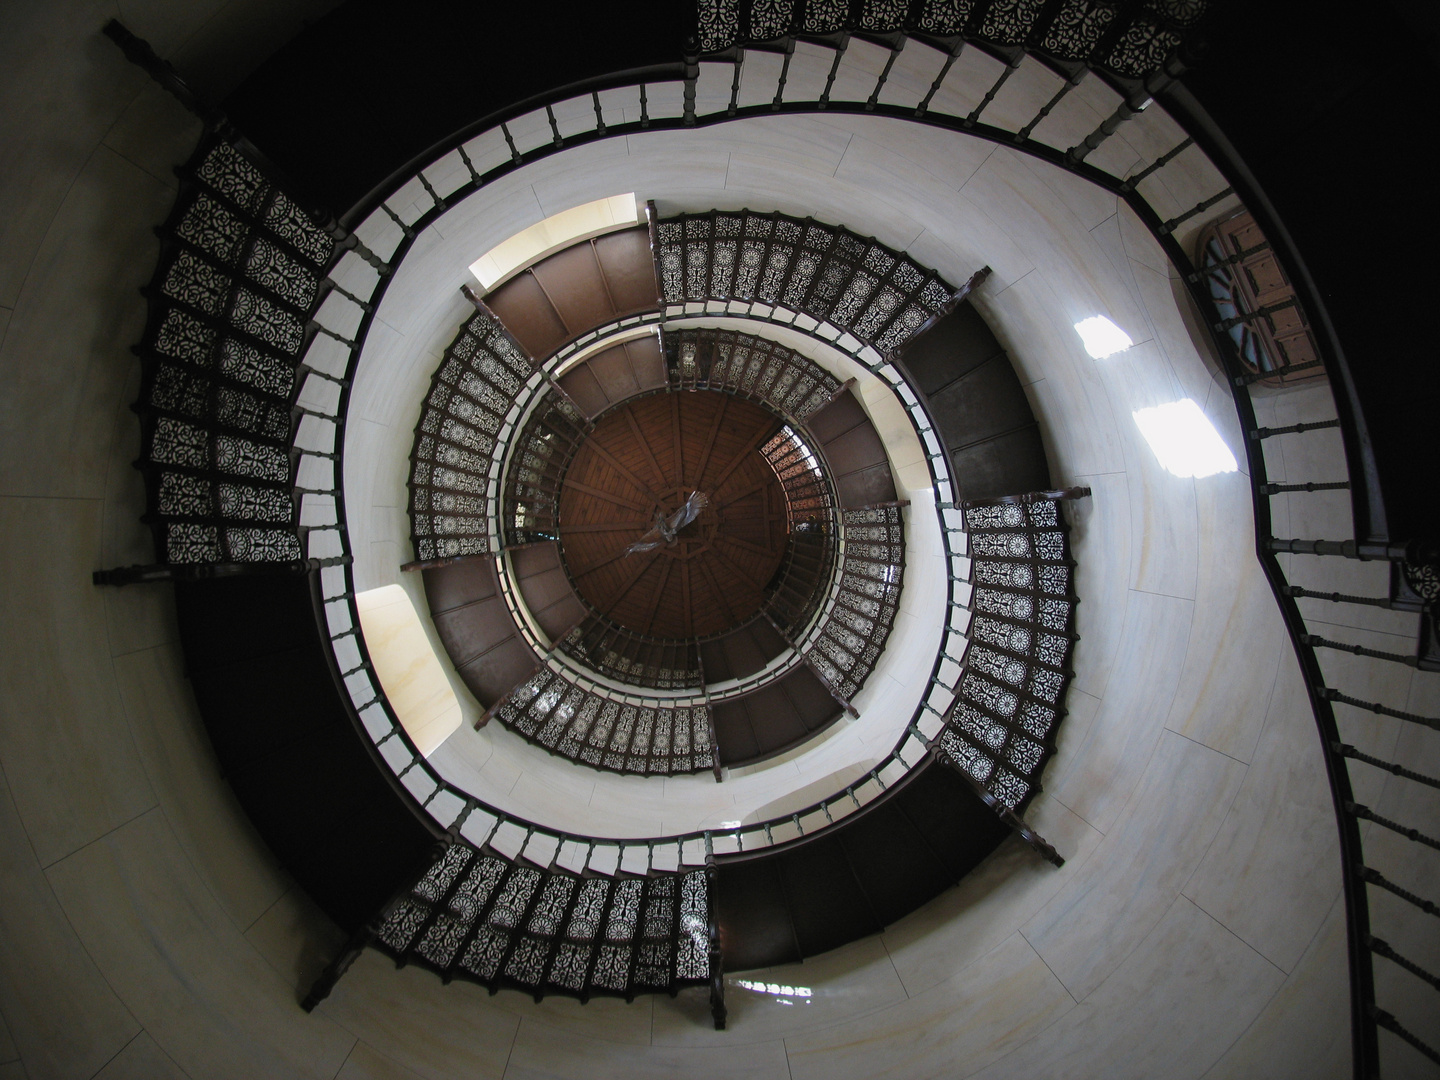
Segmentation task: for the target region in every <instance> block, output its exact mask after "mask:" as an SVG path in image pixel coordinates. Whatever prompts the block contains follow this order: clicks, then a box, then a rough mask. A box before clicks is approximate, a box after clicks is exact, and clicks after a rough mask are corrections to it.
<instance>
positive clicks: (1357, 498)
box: [521, 65, 1404, 1073]
mask: <svg viewBox="0 0 1440 1080" xmlns="http://www.w3.org/2000/svg"><path fill="white" fill-rule="evenodd" d="M1181 71H1183V69H1182V68H1179V67H1178V65H1177V66H1172V67H1171V69H1170V70H1169V71H1165V72H1161V73H1160V74H1159V75H1158V76H1152V77H1151V78H1150V79H1149V80H1148V81H1147V82H1146V83H1142V84H1140V87H1141V89H1147V90H1151V91H1153V92H1154V93H1156V94H1157V95H1160V96H1161V97H1162V100H1164V101H1165V102H1166V104H1167V106H1171V107H1173V110H1174V112H1175V113H1177V114H1178V116H1177V119H1179V120H1180V122H1181V123H1182V126H1183V127H1184V128H1185V129H1186V131H1187V133H1188V134H1189V136H1190V137H1189V139H1187V140H1186V141H1185V142H1182V143H1181V144H1180V145H1179V146H1177V147H1175V148H1174V149H1173V150H1172V151H1170V152H1168V153H1167V154H1165V155H1162V156H1161V157H1160V158H1159V159H1157V160H1156V161H1155V162H1153V163H1151V164H1150V165H1149V166H1148V167H1146V168H1145V169H1143V170H1141V171H1140V172H1139V173H1138V174H1136V175H1135V176H1132V177H1128V178H1121V177H1116V176H1113V175H1110V174H1107V173H1104V172H1103V171H1101V170H1100V169H1098V168H1096V167H1095V166H1093V165H1090V164H1088V163H1087V162H1086V160H1085V157H1086V154H1087V153H1088V150H1087V149H1085V147H1089V148H1091V149H1093V146H1091V143H1092V142H1093V143H1095V144H1097V145H1098V142H1099V141H1103V138H1105V137H1108V135H1109V133H1110V132H1111V131H1113V130H1114V129H1115V128H1116V127H1118V125H1119V123H1121V122H1123V121H1124V120H1125V119H1127V115H1125V114H1124V113H1125V110H1126V109H1127V108H1129V106H1128V104H1127V105H1126V106H1122V109H1121V110H1119V111H1117V114H1116V117H1113V118H1111V119H1110V120H1107V122H1106V124H1105V125H1102V127H1101V129H1098V130H1097V132H1096V133H1095V135H1094V136H1092V138H1091V139H1090V140H1087V141H1086V143H1085V144H1084V145H1083V146H1082V147H1076V148H1071V150H1070V151H1068V152H1067V151H1062V150H1059V149H1057V148H1055V147H1051V146H1048V145H1045V144H1041V143H1038V142H1036V141H1035V140H1033V139H1031V138H1030V137H1029V135H1028V133H1013V132H1007V131H1005V130H1004V129H1001V128H996V127H992V126H990V125H987V124H984V123H981V122H979V121H978V120H976V119H974V118H973V116H972V117H971V118H959V117H944V116H938V115H936V114H935V113H933V112H930V111H928V110H924V111H923V112H922V113H921V114H920V115H917V110H913V109H904V108H899V107H896V106H889V105H885V104H881V103H877V102H875V101H873V100H872V101H870V102H835V101H828V102H824V103H823V106H822V103H820V102H798V103H797V102H782V101H778V99H777V102H776V103H774V104H772V105H768V106H751V107H742V108H736V107H732V108H730V109H728V110H726V111H725V112H724V113H723V114H711V115H708V116H689V117H684V118H674V119H673V120H670V119H668V118H667V120H666V121H664V122H662V124H661V125H659V126H673V127H681V126H686V127H690V126H703V125H706V124H713V123H724V122H729V121H730V120H737V119H744V118H746V117H749V116H772V115H774V114H775V113H776V112H807V111H819V110H820V109H821V108H822V107H823V108H824V109H825V110H827V111H829V112H847V113H857V114H858V113H862V112H863V113H866V114H869V115H880V116H887V117H892V118H894V119H897V120H904V121H907V122H912V123H920V124H925V125H929V126H935V127H941V128H948V129H950V130H956V131H964V132H966V133H968V134H971V135H975V136H978V137H980V138H985V139H989V140H990V141H993V142H997V143H1002V144H1005V145H1009V146H1013V147H1015V148H1017V149H1019V150H1021V151H1022V152H1025V153H1028V154H1031V155H1032V156H1035V157H1037V158H1040V159H1041V160H1044V161H1047V162H1049V163H1050V164H1052V165H1055V166H1057V167H1059V168H1062V169H1065V170H1067V171H1069V172H1071V173H1074V174H1075V175H1078V176H1080V177H1082V178H1084V179H1088V180H1090V181H1092V182H1093V183H1096V184H1097V185H1099V186H1100V187H1102V188H1104V189H1105V190H1107V191H1110V192H1111V193H1113V194H1115V195H1116V196H1118V197H1120V198H1122V199H1123V200H1124V201H1125V203H1126V205H1127V206H1128V207H1129V208H1130V209H1131V210H1133V211H1134V212H1135V213H1136V214H1137V216H1138V217H1139V219H1140V221H1141V222H1142V223H1143V224H1144V225H1145V227H1146V228H1147V229H1148V231H1149V232H1150V233H1151V234H1152V236H1154V237H1155V239H1156V240H1157V242H1158V243H1159V244H1160V245H1161V247H1162V249H1163V250H1164V251H1165V253H1166V255H1167V257H1168V258H1169V259H1170V260H1171V262H1172V263H1173V264H1174V265H1176V266H1177V267H1180V268H1181V269H1182V271H1184V270H1187V268H1188V269H1193V268H1190V267H1189V262H1190V260H1189V257H1188V253H1186V252H1185V251H1183V250H1182V249H1181V248H1180V247H1179V245H1178V244H1177V243H1176V241H1175V238H1174V230H1175V228H1176V225H1177V224H1179V223H1180V222H1181V221H1183V220H1187V219H1188V218H1190V217H1192V216H1194V215H1196V214H1198V213H1203V211H1204V210H1205V209H1206V208H1207V207H1208V206H1210V205H1213V204H1214V203H1215V202H1217V201H1218V200H1219V199H1220V198H1221V197H1222V196H1224V195H1225V194H1228V193H1229V192H1231V191H1238V192H1239V193H1240V194H1241V199H1242V201H1243V202H1244V204H1245V206H1246V208H1247V209H1249V210H1250V211H1251V212H1252V213H1255V214H1256V217H1257V220H1259V221H1260V223H1261V227H1262V229H1263V230H1264V231H1265V233H1266V235H1267V237H1269V238H1270V239H1271V241H1272V244H1274V245H1275V247H1276V248H1277V250H1278V252H1279V255H1280V258H1281V260H1282V262H1285V264H1286V265H1287V267H1290V268H1292V269H1293V271H1294V273H1293V275H1292V282H1293V284H1294V285H1295V287H1296V291H1297V293H1298V294H1299V296H1300V301H1301V303H1302V305H1304V307H1305V309H1306V310H1307V312H1308V313H1309V316H1310V320H1311V325H1312V327H1315V329H1316V331H1317V337H1318V338H1319V346H1320V349H1321V352H1322V357H1323V358H1324V360H1325V369H1326V370H1327V372H1332V373H1333V374H1334V375H1335V379H1334V380H1332V382H1331V386H1332V389H1336V390H1338V392H1337V393H1336V395H1335V397H1336V405H1337V409H1338V411H1339V413H1340V420H1339V426H1340V428H1341V430H1342V433H1343V434H1344V438H1345V448H1346V455H1347V458H1348V459H1349V461H1350V463H1351V467H1350V474H1351V475H1350V485H1351V492H1352V499H1353V500H1354V502H1353V506H1354V509H1355V520H1356V525H1357V530H1356V531H1357V533H1358V534H1360V535H1361V543H1360V544H1359V545H1355V546H1354V548H1353V552H1354V554H1356V555H1361V556H1368V557H1379V558H1392V559H1393V558H1396V557H1399V556H1401V555H1403V553H1404V552H1403V549H1400V548H1397V547H1396V546H1395V545H1393V544H1391V543H1389V542H1388V541H1389V539H1390V538H1389V537H1388V536H1387V535H1386V534H1385V525H1384V515H1383V504H1382V503H1381V502H1380V495H1379V491H1380V489H1379V486H1378V478H1377V476H1376V470H1375V464H1374V458H1373V454H1371V453H1370V452H1369V449H1368V438H1367V436H1366V432H1365V423H1364V412H1363V408H1362V404H1361V402H1360V401H1359V399H1358V396H1357V394H1356V390H1355V387H1354V385H1353V381H1352V380H1351V379H1350V377H1349V374H1348V369H1347V368H1346V367H1345V363H1344V351H1343V348H1342V347H1341V345H1340V342H1339V341H1338V338H1337V337H1336V335H1335V331H1334V328H1333V326H1332V325H1331V323H1330V320H1329V318H1328V315H1327V312H1326V308H1325V305H1324V303H1323V301H1322V299H1321V298H1320V296H1319V294H1318V292H1317V290H1316V288H1315V285H1314V283H1313V281H1312V280H1311V279H1310V277H1309V275H1308V273H1307V272H1306V271H1305V269H1304V263H1303V261H1302V260H1301V259H1300V257H1299V254H1298V252H1296V251H1295V249H1294V246H1293V243H1292V242H1291V241H1290V240H1289V237H1288V235H1287V234H1286V233H1285V231H1284V229H1283V225H1282V223H1281V222H1280V221H1279V219H1278V217H1277V216H1276V215H1275V213H1274V212H1273V209H1272V208H1270V207H1269V205H1268V203H1267V202H1266V201H1265V200H1264V197H1263V192H1262V191H1261V189H1260V187H1259V184H1258V182H1256V181H1255V180H1254V178H1253V177H1251V176H1250V174H1249V172H1248V170H1247V169H1246V168H1245V166H1244V163H1243V161H1241V160H1240V159H1239V158H1238V156H1237V155H1235V153H1234V151H1233V149H1232V148H1230V147H1229V146H1228V145H1227V144H1226V143H1225V142H1224V141H1223V135H1222V133H1219V132H1218V131H1216V130H1214V128H1213V125H1209V128H1208V130H1207V123H1206V121H1205V120H1204V119H1203V117H1201V116H1200V115H1199V114H1198V113H1197V111H1196V106H1195V105H1194V104H1193V102H1187V101H1186V100H1185V98H1184V96H1183V94H1184V92H1183V87H1177V86H1175V85H1174V83H1173V75H1175V74H1179V73H1180V72H1181ZM1131 89H1132V92H1133V88H1131ZM1136 104H1139V103H1138V102H1137V103H1136ZM1133 115H1135V113H1134V110H1133V109H1131V110H1130V112H1129V113H1128V116H1133ZM1032 126H1033V125H1032ZM1107 129H1108V130H1107ZM571 141H572V142H574V141H575V138H574V137H572V140H571ZM1192 141H1193V142H1195V143H1197V144H1199V146H1200V148H1201V149H1202V150H1203V151H1205V152H1206V154H1207V156H1208V157H1209V159H1210V160H1211V161H1212V163H1214V164H1215V165H1216V166H1217V167H1218V168H1219V169H1220V171H1221V174H1222V175H1223V176H1224V177H1225V179H1226V180H1227V181H1228V182H1229V184H1230V187H1229V188H1227V189H1226V190H1225V191H1222V192H1220V193H1218V194H1217V195H1216V196H1214V197H1211V198H1209V199H1205V200H1202V201H1201V202H1200V203H1199V204H1198V205H1197V206H1196V207H1195V208H1193V209H1191V210H1189V211H1186V212H1185V213H1182V214H1180V215H1177V216H1175V217H1173V218H1169V219H1166V218H1164V217H1163V215H1162V214H1161V213H1159V212H1157V211H1156V210H1155V208H1154V207H1152V206H1151V205H1150V203H1149V201H1148V199H1146V198H1145V196H1144V195H1143V193H1142V192H1141V191H1140V190H1139V186H1140V180H1141V179H1143V178H1144V177H1146V176H1149V175H1152V174H1154V173H1156V172H1158V171H1160V170H1161V169H1163V168H1164V166H1165V165H1166V164H1168V162H1169V161H1170V160H1172V159H1173V158H1174V157H1175V156H1176V155H1177V154H1178V153H1179V152H1180V151H1181V150H1183V149H1184V148H1185V147H1186V146H1187V145H1190V143H1191V142H1192ZM1077 151H1080V152H1078V153H1077ZM549 152H551V151H550V150H548V149H546V148H537V149H536V150H534V151H533V152H532V151H527V152H525V153H524V154H522V155H521V157H523V158H524V160H525V161H527V162H528V161H531V160H536V159H538V158H539V157H542V156H546V155H547V154H548V153H549ZM532 153H533V156H530V155H531V154H532ZM1186 285H1187V288H1189V290H1190V292H1191V295H1192V298H1193V299H1194V300H1195V302H1196V304H1197V305H1198V306H1199V309H1200V310H1201V311H1208V310H1210V307H1209V298H1208V296H1206V295H1205V294H1204V293H1203V292H1202V291H1201V290H1200V289H1199V288H1198V287H1197V282H1196V281H1195V280H1194V279H1191V278H1190V277H1189V276H1188V274H1187V280H1186ZM681 310H682V311H683V305H681ZM679 313H680V312H676V314H679ZM667 314H668V312H667ZM725 314H727V315H731V316H733V315H735V314H736V313H735V312H726V313H725ZM749 314H750V317H753V313H749ZM767 314H768V313H767ZM741 317H746V315H742V316H741ZM1212 337H1215V347H1216V352H1217V355H1219V356H1220V357H1222V358H1223V361H1224V363H1225V365H1226V371H1227V374H1228V376H1229V377H1230V380H1231V382H1232V393H1233V394H1234V396H1235V398H1236V408H1237V412H1238V414H1239V416H1240V419H1241V423H1242V425H1243V426H1244V428H1245V430H1246V431H1254V430H1256V429H1257V425H1256V422H1255V419H1254V412H1253V409H1252V408H1251V407H1250V404H1249V397H1248V391H1247V390H1246V387H1247V386H1248V382H1247V381H1246V377H1245V374H1244V372H1243V369H1242V368H1241V367H1240V365H1239V362H1238V359H1237V358H1235V357H1233V356H1232V355H1231V348H1230V346H1229V345H1228V344H1227V342H1228V337H1224V338H1221V337H1219V336H1216V335H1214V334H1213V332H1212ZM867 366H872V367H873V365H867ZM892 382H894V383H897V384H903V383H904V377H903V375H902V376H899V377H898V378H897V379H895V380H892ZM907 404H908V403H907ZM930 450H933V451H934V452H935V454H937V455H938V454H939V453H940V452H941V451H942V450H943V448H942V447H939V446H938V445H936V446H933V447H931V446H928V445H927V453H928V452H929V451H930ZM1246 451H1247V457H1248V458H1249V465H1250V476H1251V478H1252V481H1253V483H1254V485H1255V489H1254V490H1255V496H1254V497H1255V521H1256V532H1257V555H1258V557H1259V558H1260V560H1261V564H1262V567H1263V568H1264V571H1265V573H1266V576H1267V579H1268V580H1269V581H1270V582H1271V586H1272V589H1273V590H1274V592H1275V594H1276V600H1277V604H1278V605H1279V607H1280V611H1281V614H1282V617H1283V619H1284V621H1285V623H1286V627H1287V630H1288V632H1289V633H1290V636H1291V639H1292V644H1293V646H1294V648H1295V650H1296V654H1297V657H1298V658H1299V661H1300V664H1301V668H1302V671H1303V672H1304V674H1305V676H1306V681H1307V685H1308V687H1309V693H1310V697H1311V704H1312V708H1313V710H1314V713H1315V716H1316V722H1317V725H1318V726H1319V729H1320V736H1321V753H1322V757H1323V760H1324V762H1325V767H1326V771H1327V775H1328V776H1329V778H1330V784H1331V789H1332V797H1333V800H1334V803H1335V810H1336V816H1337V824H1338V827H1339V832H1340V843H1341V852H1342V876H1343V880H1344V894H1345V897H1346V904H1347V928H1348V939H1349V957H1350V965H1349V967H1350V973H1351V983H1352V987H1351V989H1352V993H1351V1001H1352V1017H1353V1025H1352V1027H1353V1045H1354V1049H1355V1062H1356V1068H1357V1073H1359V1072H1360V1071H1361V1070H1367V1071H1368V1070H1371V1069H1372V1067H1373V1066H1374V1063H1375V1062H1376V1061H1377V1060H1378V1048H1377V1042H1376V1024H1377V1019H1376V1017H1377V1015H1384V1016H1387V1017H1388V1014H1383V1013H1382V1012H1381V1011H1379V1010H1377V1009H1376V1006H1375V1005H1374V977H1373V973H1372V969H1371V962H1370V956H1371V953H1372V950H1374V949H1375V948H1376V946H1374V945H1373V944H1372V943H1371V942H1372V938H1371V935H1370V934H1369V929H1368V914H1367V909H1368V905H1367V901H1366V899H1365V889H1366V880H1367V879H1366V878H1365V876H1364V875H1363V874H1362V872H1361V871H1360V870H1359V869H1357V867H1362V866H1363V864H1362V863H1361V861H1360V857H1359V853H1360V842H1359V830H1358V825H1357V818H1356V815H1355V813H1354V812H1352V811H1350V810H1347V809H1346V807H1347V806H1348V807H1353V806H1354V805H1355V804H1354V801H1353V796H1352V794H1351V791H1350V787H1349V780H1348V772H1347V767H1346V764H1345V757H1346V756H1347V754H1346V751H1347V750H1348V749H1350V748H1348V747H1346V745H1345V744H1344V743H1342V742H1341V741H1340V739H1339V736H1338V728H1337V727H1336V724H1335V718H1334V711H1333V706H1332V699H1331V698H1330V697H1328V696H1327V693H1329V692H1330V691H1329V690H1328V688H1326V687H1325V686H1324V684H1323V678H1322V675H1321V672H1320V667H1319V663H1318V660H1317V658H1316V655H1315V650H1314V646H1313V645H1312V644H1310V643H1309V642H1310V640H1311V639H1310V638H1309V635H1307V634H1306V633H1305V631H1304V621H1303V619H1302V617H1301V616H1300V613H1299V610H1298V607H1297V605H1296V603H1295V600H1294V594H1292V593H1289V592H1288V591H1287V590H1289V589H1291V588H1293V587H1292V586H1289V585H1288V582H1287V581H1286V579H1285V577H1284V575H1283V573H1282V572H1281V570H1280V567H1279V564H1278V562H1277V560H1276V559H1275V550H1274V549H1273V548H1272V547H1271V546H1270V545H1271V539H1270V536H1269V533H1270V528H1269V513H1268V498H1266V496H1267V495H1268V492H1266V491H1265V490H1264V485H1265V484H1266V483H1267V481H1266V480H1265V472H1264V463H1263V456H1262V455H1260V454H1259V452H1258V451H1259V443H1258V441H1257V440H1256V439H1250V440H1247V447H1246ZM931 461H932V469H933V462H934V457H933V456H932V457H931ZM1310 550H1320V549H1319V548H1318V547H1312V548H1311V549H1310ZM952 603H953V595H952ZM943 652H944V650H943V649H942V655H943ZM941 662H942V658H937V662H936V665H935V672H934V674H936V675H938V672H939V668H940V664H941ZM932 719H933V718H932ZM917 730H918V729H916V728H915V727H914V725H913V724H912V725H911V728H910V729H907V735H909V734H911V733H913V732H915V731H917ZM921 734H922V736H923V735H924V733H923V732H922V733H921ZM921 745H924V744H923V743H922V744H921ZM818 805H819V804H817V806H818ZM831 805H833V803H832V804H831ZM814 809H815V808H812V809H811V812H814ZM827 809H828V807H827ZM804 816H805V815H803V814H802V815H798V816H797V823H798V819H800V818H803V817H804ZM770 831H772V832H773V828H772V829H771V830H770ZM738 848H739V844H738V843H737V850H738ZM1382 955H1383V954H1382ZM1394 1024H1395V1021H1394V1020H1393V1017H1391V1018H1389V1020H1388V1021H1387V1026H1393V1025H1394Z"/></svg>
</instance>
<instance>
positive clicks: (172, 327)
mask: <svg viewBox="0 0 1440 1080" xmlns="http://www.w3.org/2000/svg"><path fill="white" fill-rule="evenodd" d="M180 177H181V182H180V191H179V194H178V196H177V198H176V202H175V206H174V208H173V209H172V211H171V213H170V217H169V219H168V220H167V222H166V224H165V225H164V226H163V227H162V228H161V230H160V233H161V236H162V243H163V246H162V250H161V256H160V261H159V265H158V267H157V269H156V272H155V277H154V280H153V283H152V285H151V286H150V288H149V289H148V290H147V295H148V296H149V299H150V314H149V319H148V321H147V324H146V329H145V334H144V337H143V338H142V340H141V343H140V345H139V347H138V348H137V351H138V352H139V353H140V356H141V359H142V366H143V377H142V383H141V391H140V398H139V400H138V401H137V402H136V409H137V411H138V412H139V413H140V416H141V424H142V450H141V456H140V462H139V465H140V468H141V470H142V472H143V473H144V475H145V478H146V487H147V491H148V502H149V508H148V509H149V514H148V516H149V519H150V521H151V522H152V526H153V528H154V530H155V534H156V547H157V550H158V553H159V558H160V559H161V560H162V561H164V562H168V563H171V564H181V565H190V566H194V565H198V564H205V563H222V562H232V563H288V562H294V561H296V560H298V559H300V558H301V545H300V530H299V499H298V497H297V496H296V495H295V493H294V491H293V473H294V461H295V459H296V456H297V451H296V449H295V443H294V436H293V429H294V421H293V419H292V416H293V412H294V409H295V404H296V396H297V393H298V389H299V374H300V370H301V368H300V355H301V353H302V352H303V350H304V348H305V346H306V344H307V343H308V341H309V340H310V336H311V335H312V334H313V332H314V331H313V329H312V326H311V323H310V318H311V315H312V314H313V311H314V309H315V307H316V306H317V305H318V303H319V302H320V300H321V299H323V296H324V293H325V291H326V289H328V287H329V286H328V283H327V282H326V281H325V272H326V270H327V268H328V266H329V264H330V262H331V261H332V260H333V259H334V258H335V256H336V244H335V241H334V240H333V239H332V238H331V237H330V235H329V234H328V233H327V232H326V231H325V230H324V229H322V228H321V227H320V226H318V225H317V224H315V223H314V222H313V221H311V220H310V218H309V217H308V216H307V215H305V214H304V213H303V212H302V211H301V210H300V209H299V208H298V207H297V206H296V205H295V203H294V202H293V201H292V200H290V199H289V198H288V197H287V196H286V195H285V194H284V193H283V192H281V191H280V190H279V188H278V187H277V186H276V185H275V184H274V183H272V182H271V181H270V180H269V179H268V178H267V176H266V175H265V174H264V173H263V172H262V171H261V169H260V168H259V167H258V166H256V165H255V164H254V163H253V162H251V161H250V160H249V159H248V158H247V157H245V155H244V154H242V153H241V152H240V151H238V150H237V149H235V147H233V146H231V145H230V144H229V143H227V142H225V141H223V140H220V139H218V138H214V137H212V138H209V139H207V140H205V141H203V142H202V143H201V145H200V147H199V148H198V149H197V150H196V152H195V155H194V156H193V157H192V158H191V160H190V162H189V163H188V164H187V165H186V166H185V168H184V169H182V170H181V171H180Z"/></svg>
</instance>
